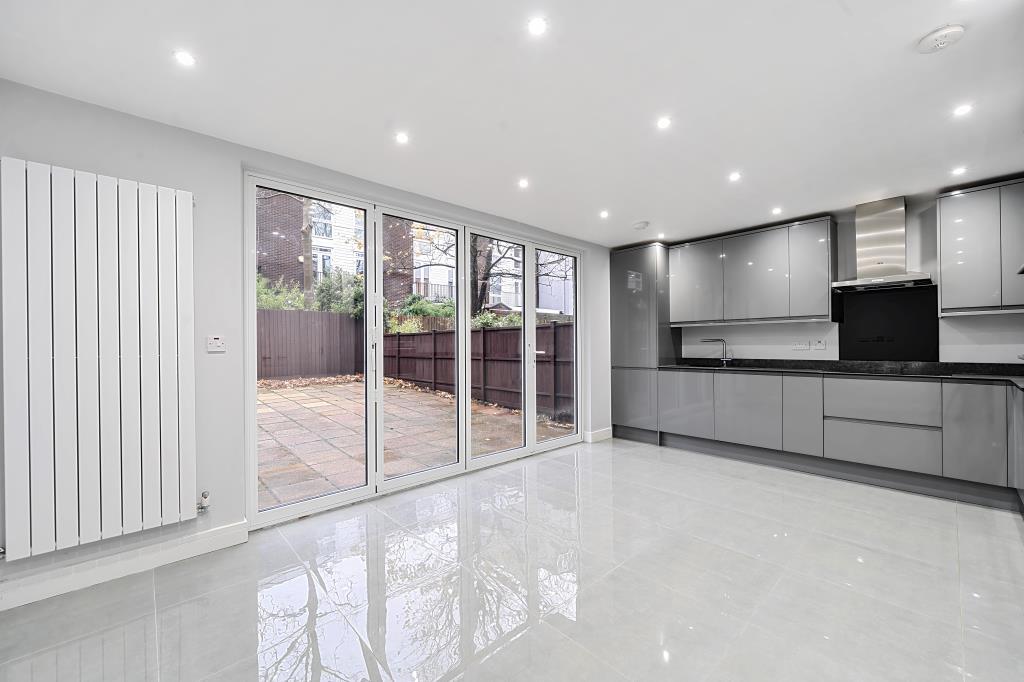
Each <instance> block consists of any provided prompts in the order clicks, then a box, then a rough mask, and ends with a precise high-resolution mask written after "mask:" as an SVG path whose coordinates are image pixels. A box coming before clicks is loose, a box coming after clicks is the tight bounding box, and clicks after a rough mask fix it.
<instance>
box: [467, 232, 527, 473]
mask: <svg viewBox="0 0 1024 682" xmlns="http://www.w3.org/2000/svg"><path fill="white" fill-rule="evenodd" d="M469 263H470V268H471V269H472V277H471V279H470V292H469V295H470V297H471V301H470V315H471V323H472V325H473V330H472V331H471V332H470V355H471V360H470V375H469V382H470V387H471V388H472V392H473V400H472V402H471V406H472V414H471V417H470V435H471V438H470V440H471V445H472V456H473V457H477V456H480V455H488V454H491V453H494V452H501V451H503V450H511V449H513V448H518V447H522V446H523V445H525V444H526V443H525V439H524V433H525V430H524V417H523V247H522V245H520V244H513V243H512V242H506V241H502V240H500V239H492V238H491V237H481V236H480V235H473V236H472V238H471V239H470V244H469Z"/></svg>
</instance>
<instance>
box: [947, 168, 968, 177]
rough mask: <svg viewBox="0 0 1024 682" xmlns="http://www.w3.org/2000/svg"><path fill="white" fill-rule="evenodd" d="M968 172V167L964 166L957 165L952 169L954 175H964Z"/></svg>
mask: <svg viewBox="0 0 1024 682" xmlns="http://www.w3.org/2000/svg"><path fill="white" fill-rule="evenodd" d="M966 172H967V169H966V168H965V167H964V166H957V167H956V168H954V169H953V170H951V171H950V173H952V174H953V175H963V174H964V173H966Z"/></svg>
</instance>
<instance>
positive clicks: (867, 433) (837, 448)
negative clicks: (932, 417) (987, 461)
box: [825, 418, 942, 476]
mask: <svg viewBox="0 0 1024 682" xmlns="http://www.w3.org/2000/svg"><path fill="white" fill-rule="evenodd" d="M825 457H827V458H829V459H841V460H844V461H847V462H859V463H861V464H873V465H874V466H879V467H888V468H890V469H903V470H904V471H917V472H919V473H922V474H932V475H934V476H941V475H942V430H941V429H936V428H930V427H926V426H911V425H908V424H882V423H879V422H860V421H854V420H848V419H832V418H828V419H826V420H825Z"/></svg>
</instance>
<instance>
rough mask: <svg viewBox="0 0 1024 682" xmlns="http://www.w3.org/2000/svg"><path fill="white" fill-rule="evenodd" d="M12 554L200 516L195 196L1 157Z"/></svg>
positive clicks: (3, 396) (7, 518)
mask: <svg viewBox="0 0 1024 682" xmlns="http://www.w3.org/2000/svg"><path fill="white" fill-rule="evenodd" d="M0 281H2V284H0V287H2V289H0V294H2V296H0V302H2V308H0V317H2V336H0V344H2V354H0V362H2V364H0V376H2V381H0V391H2V392H0V400H2V406H3V409H2V421H0V426H2V447H0V456H2V462H3V466H2V474H3V541H2V543H0V545H2V546H4V547H5V548H6V559H7V560H13V559H21V558H24V557H28V556H35V555H37V554H45V553H47V552H52V551H54V550H58V549H64V548H67V547H72V546H75V545H81V544H86V543H90V542H95V541H97V540H100V539H105V538H112V537H117V536H120V535H124V534H127V533H134V532H137V531H141V530H143V529H146V528H154V527H156V526H164V525H167V524H172V523H178V522H180V521H184V520H186V519H191V518H194V517H195V515H196V504H195V501H196V447H195V357H194V353H195V345H194V333H193V328H194V323H193V297H192V194H191V193H190V192H183V191H179V190H173V189H167V188H165V187H156V186H154V185H147V184H143V183H139V182H135V181H132V180H118V179H116V178H111V177H106V176H102V175H95V174H92V173H84V172H81V171H73V170H70V169H67V168H58V167H56V166H47V165H44V164H39V163H32V162H25V161H21V160H18V159H11V158H3V159H0Z"/></svg>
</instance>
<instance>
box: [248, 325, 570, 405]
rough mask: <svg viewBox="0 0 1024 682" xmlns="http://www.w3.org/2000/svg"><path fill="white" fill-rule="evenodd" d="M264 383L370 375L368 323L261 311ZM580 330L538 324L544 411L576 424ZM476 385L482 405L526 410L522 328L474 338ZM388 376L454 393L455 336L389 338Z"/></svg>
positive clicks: (445, 333) (539, 397)
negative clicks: (367, 372)
mask: <svg viewBox="0 0 1024 682" xmlns="http://www.w3.org/2000/svg"><path fill="white" fill-rule="evenodd" d="M256 338H257V352H258V356H259V360H258V364H257V376H258V378H260V379H271V378H275V379H284V378H297V377H327V376H337V375H345V374H361V373H362V371H363V343H364V342H363V338H364V334H363V320H362V319H354V318H352V317H351V316H349V315H343V314H339V313H328V312H320V311H310V310H258V311H257V315H256ZM574 345H575V331H574V325H573V323H571V322H550V323H546V324H541V325H538V327H537V350H538V351H542V352H541V353H539V354H538V355H537V409H538V411H539V412H540V413H541V414H544V415H546V416H548V417H551V418H553V419H557V420H559V421H563V422H566V421H571V418H572V415H573V411H574V403H575V381H576V367H575V352H574V351H575V349H574ZM469 351H470V352H469V356H470V363H471V368H472V369H471V374H470V384H471V390H472V397H473V398H474V399H475V400H480V401H483V402H488V403H494V404H497V405H501V406H502V407H509V408H512V409H517V410H519V409H522V407H523V329H522V327H495V328H490V329H474V330H473V331H472V332H471V334H470V348H469ZM383 353H384V376H386V377H391V378H395V379H401V380H403V381H408V382H411V383H414V384H416V385H418V386H422V387H423V388H428V389H431V390H436V391H444V392H447V393H454V392H455V379H456V376H457V375H456V333H455V332H454V331H450V330H437V331H423V332H416V333H414V334H385V335H384V349H383Z"/></svg>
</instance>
